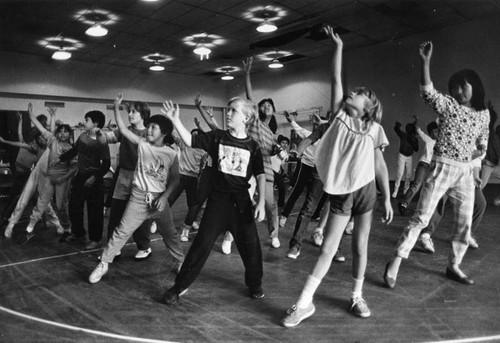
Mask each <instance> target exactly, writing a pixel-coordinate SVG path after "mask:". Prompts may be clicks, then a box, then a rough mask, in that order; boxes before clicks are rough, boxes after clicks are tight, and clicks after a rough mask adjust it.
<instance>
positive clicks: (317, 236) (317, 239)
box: [311, 231, 323, 247]
mask: <svg viewBox="0 0 500 343" xmlns="http://www.w3.org/2000/svg"><path fill="white" fill-rule="evenodd" d="M311 238H312V241H313V244H314V245H315V246H317V247H320V246H322V245H323V234H322V233H321V232H319V231H316V232H314V233H313V235H312V237H311Z"/></svg>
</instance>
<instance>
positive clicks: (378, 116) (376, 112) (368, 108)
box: [354, 87, 382, 123]
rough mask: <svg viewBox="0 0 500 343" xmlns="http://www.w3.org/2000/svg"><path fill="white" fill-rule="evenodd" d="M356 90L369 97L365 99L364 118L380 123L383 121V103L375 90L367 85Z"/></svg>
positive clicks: (357, 92) (367, 120)
mask: <svg viewBox="0 0 500 343" xmlns="http://www.w3.org/2000/svg"><path fill="white" fill-rule="evenodd" d="M354 92H355V93H356V94H364V95H365V96H366V97H367V98H368V100H366V101H365V108H364V112H365V114H364V115H363V117H362V118H363V120H364V121H366V122H376V123H380V122H381V121H382V103H381V102H380V101H379V100H378V98H377V95H376V94H375V92H374V91H372V90H370V89H369V88H366V87H358V88H356V89H355V90H354Z"/></svg>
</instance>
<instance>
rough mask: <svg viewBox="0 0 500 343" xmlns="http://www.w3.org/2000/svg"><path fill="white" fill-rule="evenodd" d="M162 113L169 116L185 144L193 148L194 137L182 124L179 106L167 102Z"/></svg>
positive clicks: (169, 101)
mask: <svg viewBox="0 0 500 343" xmlns="http://www.w3.org/2000/svg"><path fill="white" fill-rule="evenodd" d="M161 112H162V113H163V114H164V115H166V116H167V118H168V119H170V120H171V121H172V124H173V125H174V127H175V129H176V130H177V133H178V134H179V136H180V137H181V139H182V141H183V142H184V144H186V145H187V146H191V144H192V137H191V133H190V132H189V131H188V130H187V129H186V127H185V126H184V124H182V122H181V119H180V117H179V105H175V107H174V104H173V102H172V101H171V100H168V101H167V100H166V101H165V102H164V103H163V109H162V110H161Z"/></svg>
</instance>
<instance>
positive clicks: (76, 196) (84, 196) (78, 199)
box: [69, 173, 104, 242]
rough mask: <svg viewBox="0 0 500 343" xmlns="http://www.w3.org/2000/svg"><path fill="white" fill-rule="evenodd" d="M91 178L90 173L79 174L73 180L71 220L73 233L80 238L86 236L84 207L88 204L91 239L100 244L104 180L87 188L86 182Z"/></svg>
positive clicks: (70, 208) (70, 202) (70, 206)
mask: <svg viewBox="0 0 500 343" xmlns="http://www.w3.org/2000/svg"><path fill="white" fill-rule="evenodd" d="M90 176H91V174H88V173H78V174H77V175H76V177H75V179H74V180H73V184H72V187H71V195H70V199H69V219H70V221H71V232H72V233H73V234H74V235H75V236H78V237H83V236H85V228H84V227H83V207H84V204H85V203H87V219H88V226H89V239H90V240H91V241H95V242H99V241H100V240H101V239H102V230H103V227H102V226H103V221H104V218H103V209H104V194H103V191H102V179H96V181H95V182H94V184H93V185H92V186H91V187H85V181H87V179H88V178H89V177H90Z"/></svg>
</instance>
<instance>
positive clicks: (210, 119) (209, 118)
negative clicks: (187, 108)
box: [194, 93, 219, 130]
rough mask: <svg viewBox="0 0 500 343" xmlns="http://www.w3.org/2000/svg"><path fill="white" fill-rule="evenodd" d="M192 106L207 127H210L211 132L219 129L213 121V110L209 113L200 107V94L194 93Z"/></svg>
mask: <svg viewBox="0 0 500 343" xmlns="http://www.w3.org/2000/svg"><path fill="white" fill-rule="evenodd" d="M194 105H195V106H196V108H197V109H198V111H199V112H200V114H201V116H202V117H203V119H204V120H205V121H206V122H207V125H208V126H209V127H210V129H211V130H217V129H219V124H217V121H216V120H215V119H214V113H213V110H212V111H209V110H208V109H206V108H205V107H203V106H202V105H201V96H200V93H196V95H195V97H194Z"/></svg>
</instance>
